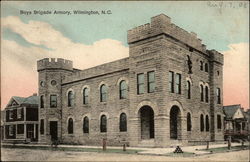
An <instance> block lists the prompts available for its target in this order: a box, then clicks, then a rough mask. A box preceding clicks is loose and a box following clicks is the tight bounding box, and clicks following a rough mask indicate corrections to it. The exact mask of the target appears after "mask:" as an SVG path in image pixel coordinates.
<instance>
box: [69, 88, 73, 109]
mask: <svg viewBox="0 0 250 162" xmlns="http://www.w3.org/2000/svg"><path fill="white" fill-rule="evenodd" d="M73 104H74V94H73V92H72V91H69V92H68V107H71V106H73Z"/></svg>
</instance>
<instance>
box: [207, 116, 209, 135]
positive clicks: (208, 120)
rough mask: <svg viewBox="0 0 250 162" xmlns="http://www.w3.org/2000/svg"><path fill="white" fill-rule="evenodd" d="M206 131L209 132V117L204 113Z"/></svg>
mask: <svg viewBox="0 0 250 162" xmlns="http://www.w3.org/2000/svg"><path fill="white" fill-rule="evenodd" d="M206 132H209V118H208V115H206Z"/></svg>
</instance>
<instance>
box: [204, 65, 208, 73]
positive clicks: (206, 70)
mask: <svg viewBox="0 0 250 162" xmlns="http://www.w3.org/2000/svg"><path fill="white" fill-rule="evenodd" d="M205 72H208V64H207V63H205Z"/></svg>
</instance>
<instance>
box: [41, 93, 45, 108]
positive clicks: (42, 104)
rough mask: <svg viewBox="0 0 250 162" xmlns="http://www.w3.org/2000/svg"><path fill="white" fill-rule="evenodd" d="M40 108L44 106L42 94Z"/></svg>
mask: <svg viewBox="0 0 250 162" xmlns="http://www.w3.org/2000/svg"><path fill="white" fill-rule="evenodd" d="M40 108H44V96H41V97H40Z"/></svg>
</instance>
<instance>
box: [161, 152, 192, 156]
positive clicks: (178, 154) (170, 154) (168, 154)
mask: <svg viewBox="0 0 250 162" xmlns="http://www.w3.org/2000/svg"><path fill="white" fill-rule="evenodd" d="M164 155H166V156H171V157H191V156H195V154H194V153H192V152H183V153H173V152H171V153H167V154H164Z"/></svg>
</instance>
